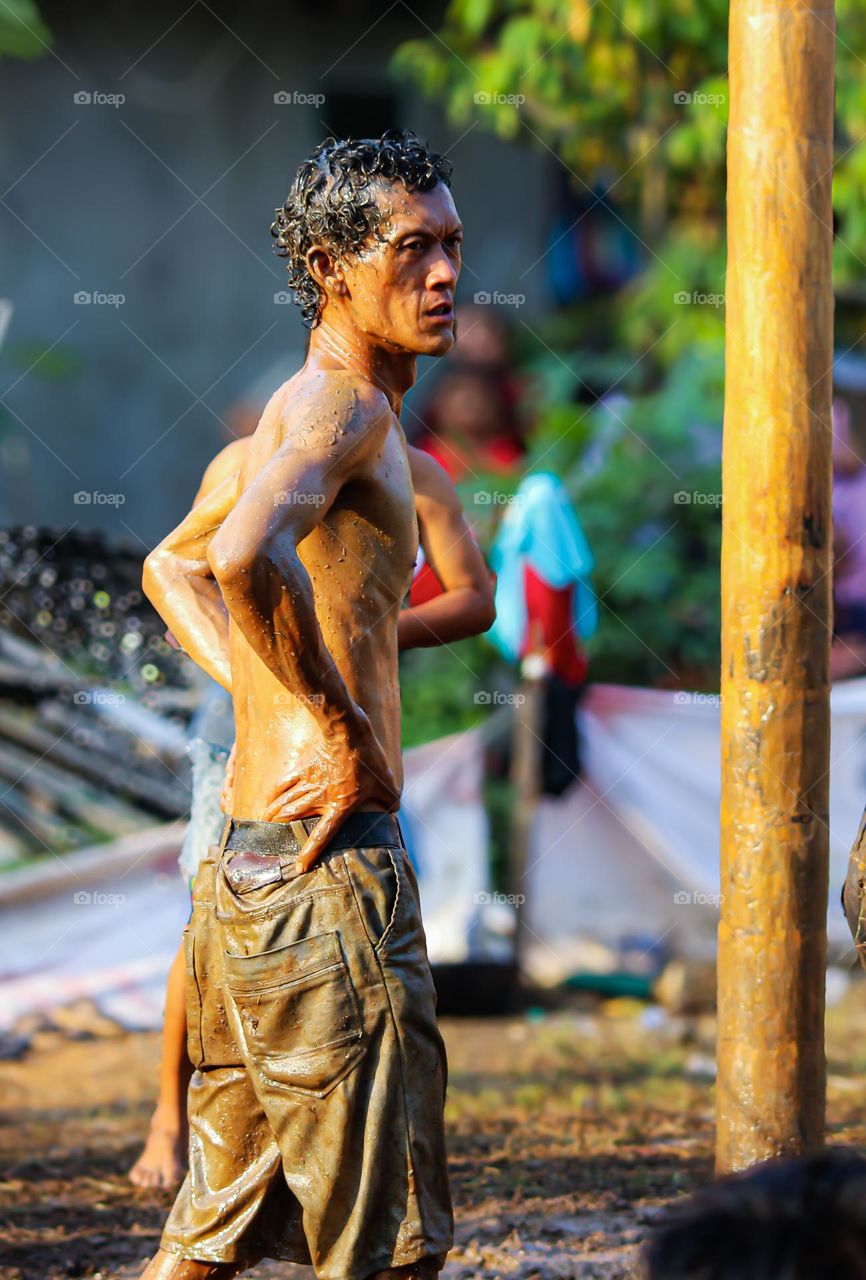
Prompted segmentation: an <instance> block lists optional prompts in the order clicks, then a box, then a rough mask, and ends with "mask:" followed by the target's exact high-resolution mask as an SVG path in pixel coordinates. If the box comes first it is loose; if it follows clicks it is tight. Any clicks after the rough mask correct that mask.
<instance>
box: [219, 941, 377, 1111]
mask: <svg viewBox="0 0 866 1280" xmlns="http://www.w3.org/2000/svg"><path fill="white" fill-rule="evenodd" d="M225 976H226V985H227V987H228V989H229V991H230V993H231V997H232V1000H233V1001H234V1003H235V1005H236V1007H237V1011H238V1015H239V1017H240V1021H241V1026H242V1027H243V1031H244V1037H245V1039H246V1043H247V1048H248V1051H249V1055H250V1057H251V1058H252V1059H253V1061H254V1063H255V1064H256V1066H257V1067H258V1069H259V1070H260V1071H261V1073H262V1075H263V1076H264V1077H265V1079H266V1080H267V1082H268V1083H270V1084H271V1085H274V1086H276V1087H277V1088H280V1089H288V1090H294V1091H296V1092H299V1093H305V1094H312V1095H313V1096H315V1097H318V1098H322V1097H324V1096H325V1094H327V1093H329V1092H330V1091H331V1090H332V1089H333V1088H334V1087H335V1086H336V1085H338V1084H339V1083H340V1081H341V1080H343V1079H344V1078H345V1077H346V1076H347V1075H348V1074H349V1072H350V1071H351V1070H352V1068H353V1067H354V1066H355V1065H356V1064H357V1062H358V1061H359V1060H360V1058H361V1056H362V1055H363V1052H364V1049H363V1045H362V1043H361V1040H362V1037H363V1027H362V1023H361V1014H360V1010H359V1008H358V1001H357V997H356V995H355V989H354V987H353V986H352V979H351V977H350V974H349V970H348V968H347V966H346V962H345V960H344V958H343V953H342V950H341V948H340V936H339V934H338V933H337V932H336V931H333V932H331V933H319V934H315V935H313V936H312V937H309V938H301V939H300V941H298V942H292V943H289V944H288V945H287V946H283V947H277V948H276V949H275V950H273V951H265V952H262V953H260V954H259V955H252V956H236V955H230V954H229V953H226V955H225Z"/></svg>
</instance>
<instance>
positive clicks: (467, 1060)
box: [0, 981, 866, 1280]
mask: <svg viewBox="0 0 866 1280" xmlns="http://www.w3.org/2000/svg"><path fill="white" fill-rule="evenodd" d="M443 1030H444V1033H445V1038H446V1041H447V1044H448V1051H449V1058H450V1062H451V1083H450V1088H449V1101H448V1127H449V1139H450V1152H451V1177H452V1184H453V1190H454V1198H455V1204H456V1213H457V1245H456V1247H455V1249H454V1252H453V1253H452V1255H451V1257H450V1260H449V1263H448V1267H447V1270H446V1272H445V1275H446V1277H447V1280H472V1278H473V1277H481V1276H484V1277H493V1278H494V1280H495V1278H496V1277H503V1278H508V1280H571V1278H572V1277H573V1278H575V1280H577V1278H579V1280H589V1278H590V1277H628V1276H639V1275H640V1266H639V1253H640V1248H639V1246H640V1241H641V1240H643V1239H644V1238H645V1237H646V1235H647V1233H648V1232H649V1231H650V1230H651V1229H652V1223H653V1220H654V1218H656V1217H657V1215H658V1214H659V1213H661V1212H663V1210H664V1207H665V1206H666V1205H667V1204H669V1203H670V1202H671V1201H672V1200H674V1199H675V1198H676V1197H679V1196H682V1195H683V1194H685V1193H687V1192H688V1191H690V1190H691V1189H693V1188H694V1187H697V1186H698V1185H699V1184H700V1183H702V1182H704V1181H706V1180H707V1179H708V1178H709V1177H710V1176H711V1169H712V1142H713V1086H712V1079H711V1076H712V1049H713V1022H712V1019H711V1018H709V1017H704V1018H699V1019H689V1020H684V1019H672V1018H669V1017H667V1016H666V1015H663V1014H662V1013H661V1012H660V1011H659V1010H657V1009H647V1008H646V1007H645V1006H641V1005H638V1004H636V1003H633V1002H616V1001H614V1002H609V1003H608V1004H606V1005H604V1006H599V1007H594V1008H591V1009H589V1008H580V1009H571V1010H568V1011H565V1010H563V1011H560V1012H557V1013H555V1014H550V1013H548V1014H540V1013H534V1012H530V1013H529V1014H527V1015H525V1016H521V1017H514V1018H507V1019H496V1020H491V1021H484V1022H482V1021H453V1020H452V1021H446V1022H444V1024H443ZM828 1052H829V1071H830V1080H829V1127H830V1134H831V1140H832V1141H834V1142H848V1143H853V1144H855V1145H866V1109H864V1099H866V983H862V982H859V981H858V982H856V983H855V985H854V986H853V987H852V989H851V990H850V991H849V992H848V994H847V996H846V997H845V999H844V1000H843V1003H842V1004H841V1005H840V1006H839V1007H837V1008H835V1009H833V1010H831V1012H830V1015H829V1025H828ZM157 1055H158V1042H157V1037H156V1036H155V1035H152V1034H146V1035H143V1034H138V1035H117V1036H110V1035H108V1036H100V1037H97V1038H91V1039H85V1040H80V1041H70V1040H69V1039H68V1037H63V1036H61V1035H59V1034H57V1033H54V1032H44V1033H42V1035H41V1036H40V1037H38V1044H37V1046H36V1047H35V1048H34V1049H33V1050H31V1051H30V1052H29V1053H28V1054H27V1055H26V1056H25V1057H23V1058H22V1059H20V1060H18V1061H14V1062H2V1063H0V1104H2V1117H0V1179H2V1182H0V1236H2V1241H3V1244H2V1246H0V1277H3V1280H60V1278H61V1277H70V1276H81V1277H85V1276H86V1277H92V1278H93V1280H98V1278H101V1280H132V1278H133V1277H137V1276H138V1274H139V1271H140V1268H141V1265H142V1262H143V1260H144V1259H145V1258H147V1256H148V1255H149V1254H151V1253H152V1252H153V1250H154V1249H155V1247H156V1244H157V1241H158V1238H159V1231H160V1227H161V1224H162V1222H163V1220H164V1218H165V1215H166V1211H167V1208H168V1204H169V1197H167V1196H165V1195H163V1194H162V1193H157V1192H140V1191H134V1190H133V1188H132V1187H131V1185H130V1184H129V1183H128V1182H127V1180H126V1178H125V1172H126V1170H127V1169H128V1167H129V1166H130V1165H131V1164H132V1162H133V1160H134V1158H135V1156H136V1155H137V1154H138V1151H139V1148H140V1145H141V1142H142V1139H143V1137H144V1133H145V1129H146V1126H147V1121H148V1117H149V1112H150V1107H151V1104H152V1099H153V1093H154V1087H155V1072H156V1063H157ZM249 1274H250V1275H251V1276H253V1277H257V1278H259V1280H265V1278H266V1277H267V1278H268V1280H276V1278H277V1277H284V1278H285V1280H289V1278H290V1277H291V1278H292V1280H294V1277H301V1276H304V1277H306V1276H308V1275H310V1274H311V1273H309V1272H306V1271H303V1270H301V1269H298V1268H291V1267H287V1266H286V1265H285V1264H277V1263H267V1264H262V1265H261V1266H259V1267H257V1268H256V1269H255V1271H254V1272H250V1273H249Z"/></svg>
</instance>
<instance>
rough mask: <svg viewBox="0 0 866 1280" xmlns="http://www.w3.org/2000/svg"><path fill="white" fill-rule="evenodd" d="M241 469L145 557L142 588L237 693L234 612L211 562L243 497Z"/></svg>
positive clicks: (187, 645) (197, 658) (185, 645)
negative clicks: (212, 548)
mask: <svg viewBox="0 0 866 1280" xmlns="http://www.w3.org/2000/svg"><path fill="white" fill-rule="evenodd" d="M237 488H238V476H237V473H234V474H232V475H229V476H227V477H226V478H225V479H224V480H223V481H222V482H221V483H219V484H218V485H217V486H216V488H214V489H212V490H211V492H210V493H208V494H207V495H206V496H205V497H203V498H201V491H200V495H199V497H200V500H197V505H196V506H195V507H193V509H192V511H191V512H190V513H189V515H188V516H187V517H186V518H185V519H184V520H182V521H181V523H180V524H179V525H178V527H177V528H176V529H175V530H174V532H173V533H170V534H169V535H168V537H167V538H165V539H164V541H163V542H161V543H160V544H159V546H158V547H157V548H156V549H155V550H154V551H151V553H150V555H149V556H148V557H147V559H146V560H145V562H144V571H143V573H142V588H143V590H144V593H145V595H146V596H147V598H148V599H149V600H150V602H151V604H152V605H153V606H154V608H155V609H156V611H157V613H159V615H160V616H161V618H162V619H163V621H164V622H165V624H166V626H167V627H168V628H169V631H170V632H171V633H172V635H173V636H174V637H175V638H176V640H177V642H178V643H179V644H180V646H181V648H182V649H184V650H185V651H186V652H187V653H188V654H189V656H190V657H191V658H192V659H193V661H194V662H196V663H198V665H199V666H200V667H202V668H203V669H204V670H205V671H206V672H207V673H208V675H210V676H213V678H214V680H216V681H218V683H219V684H221V685H222V686H223V688H224V689H227V690H228V691H229V693H231V665H230V662H229V650H228V631H229V617H228V612H227V611H226V607H225V605H224V603H223V600H222V596H221V594H220V589H219V587H218V586H217V584H216V582H215V581H214V578H213V574H212V572H211V568H210V564H209V563H208V547H209V545H210V542H211V539H212V538H213V537H214V535H215V534H216V532H217V530H218V529H219V528H220V526H221V524H222V523H223V521H224V520H225V518H226V516H227V515H228V513H229V512H230V511H231V509H232V507H233V506H234V503H235V500H236V497H237Z"/></svg>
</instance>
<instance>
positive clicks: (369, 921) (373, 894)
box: [343, 845, 404, 954]
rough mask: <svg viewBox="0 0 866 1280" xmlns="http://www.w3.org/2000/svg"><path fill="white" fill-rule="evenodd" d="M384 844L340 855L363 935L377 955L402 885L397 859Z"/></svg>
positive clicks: (390, 928)
mask: <svg viewBox="0 0 866 1280" xmlns="http://www.w3.org/2000/svg"><path fill="white" fill-rule="evenodd" d="M402 856H403V855H398V856H397V857H395V854H394V850H393V849H390V848H389V847H388V846H387V845H381V846H377V847H375V848H364V849H350V850H349V851H347V852H346V853H344V854H343V859H344V862H345V864H346V871H347V874H348V877H349V883H350V884H351V886H352V891H353V894H354V897H355V904H356V906H357V910H358V914H359V916H360V919H361V924H362V925H363V927H364V932H365V933H366V935H367V938H368V939H369V941H370V944H371V946H372V948H373V950H374V951H375V952H376V953H377V954H378V953H379V952H380V951H381V949H382V947H383V946H384V945H385V943H386V942H387V940H388V937H389V936H390V934H391V932H392V931H393V929H394V924H395V921H396V919H397V916H398V912H399V909H400V906H401V898H402V896H403V891H404V885H403V881H402V873H401V866H400V860H399V859H400V858H402Z"/></svg>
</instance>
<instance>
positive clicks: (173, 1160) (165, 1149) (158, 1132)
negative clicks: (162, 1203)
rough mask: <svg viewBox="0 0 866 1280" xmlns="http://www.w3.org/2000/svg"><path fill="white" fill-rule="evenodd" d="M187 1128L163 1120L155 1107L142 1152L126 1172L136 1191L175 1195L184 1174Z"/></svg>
mask: <svg viewBox="0 0 866 1280" xmlns="http://www.w3.org/2000/svg"><path fill="white" fill-rule="evenodd" d="M186 1164H187V1128H186V1124H185V1123H182V1122H179V1120H178V1117H177V1116H176V1115H175V1116H171V1117H169V1116H166V1114H165V1113H164V1112H163V1111H162V1110H161V1108H160V1107H157V1108H156V1110H155V1111H154V1113H153V1116H152V1117H151V1121H150V1132H149V1133H148V1135H147V1141H146V1142H145V1144H144V1150H143V1151H142V1153H141V1155H140V1156H139V1157H138V1159H137V1160H136V1162H135V1164H134V1165H133V1166H132V1168H131V1169H130V1171H129V1180H130V1182H131V1183H133V1185H134V1186H136V1187H158V1188H160V1190H163V1191H174V1190H175V1188H176V1187H177V1186H178V1185H179V1184H180V1182H181V1179H182V1178H183V1176H184V1174H185V1173H186Z"/></svg>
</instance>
